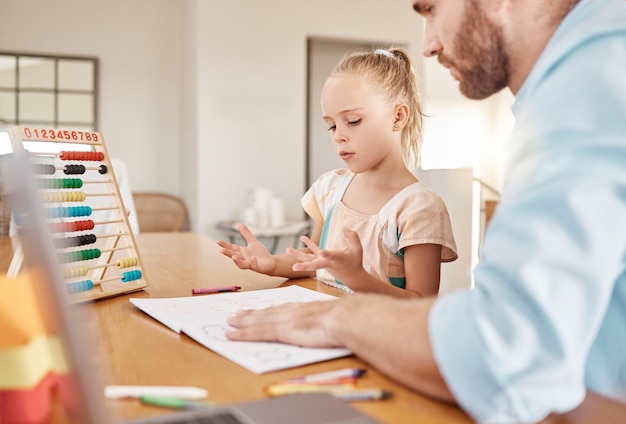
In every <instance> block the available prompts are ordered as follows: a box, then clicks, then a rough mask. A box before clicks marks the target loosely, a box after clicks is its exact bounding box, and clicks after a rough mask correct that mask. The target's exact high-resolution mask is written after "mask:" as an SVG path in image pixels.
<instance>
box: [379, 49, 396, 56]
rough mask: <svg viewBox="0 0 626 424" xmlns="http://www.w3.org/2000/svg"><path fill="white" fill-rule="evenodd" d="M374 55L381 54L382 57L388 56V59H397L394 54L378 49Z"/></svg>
mask: <svg viewBox="0 0 626 424" xmlns="http://www.w3.org/2000/svg"><path fill="white" fill-rule="evenodd" d="M374 53H376V54H381V55H383V56H387V57H395V56H394V55H393V53H391V52H388V51H387V50H383V49H377V50H376V51H375V52H374Z"/></svg>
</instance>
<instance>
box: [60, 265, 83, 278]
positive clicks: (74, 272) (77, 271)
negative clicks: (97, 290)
mask: <svg viewBox="0 0 626 424" xmlns="http://www.w3.org/2000/svg"><path fill="white" fill-rule="evenodd" d="M88 272H89V269H87V267H86V266H77V267H74V268H67V269H64V270H63V274H64V275H65V278H74V277H81V276H83V275H87V273H88Z"/></svg>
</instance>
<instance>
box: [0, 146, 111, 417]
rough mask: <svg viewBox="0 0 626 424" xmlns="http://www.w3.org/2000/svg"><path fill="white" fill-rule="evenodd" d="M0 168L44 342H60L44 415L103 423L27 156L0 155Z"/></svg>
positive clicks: (52, 344)
mask: <svg viewBox="0 0 626 424" xmlns="http://www.w3.org/2000/svg"><path fill="white" fill-rule="evenodd" d="M4 153H6V152H4ZM0 170H1V171H2V182H3V189H4V194H5V199H6V200H7V202H8V205H9V208H10V209H11V212H12V215H13V220H14V223H15V229H16V231H17V237H18V240H19V245H20V248H21V251H22V253H23V256H24V263H25V266H26V269H27V273H28V276H29V278H30V283H31V284H32V286H33V287H34V292H35V293H36V300H35V301H36V302H37V307H38V309H39V311H40V313H41V314H42V315H43V320H44V322H45V323H46V328H47V330H46V333H47V334H45V337H44V338H45V339H46V340H47V343H48V344H49V345H50V346H60V351H61V355H62V356H63V358H62V360H61V361H60V362H63V363H64V364H65V366H66V367H65V368H66V370H64V371H63V370H62V371H58V370H55V372H53V373H51V379H50V380H49V381H50V382H51V383H52V384H51V390H49V392H48V393H47V395H49V396H50V399H51V400H52V401H53V404H52V405H53V406H51V408H50V414H54V415H55V416H56V415H58V416H60V417H62V420H63V421H64V422H69V423H100V422H105V420H104V415H103V411H102V410H101V409H100V408H101V407H100V404H101V402H102V401H101V397H98V396H93V395H91V394H90V391H91V390H93V388H94V387H96V386H95V385H94V384H93V383H94V382H91V381H90V379H91V378H93V377H91V376H92V375H93V374H94V373H93V372H90V371H89V370H88V369H87V366H86V364H85V363H84V358H85V356H84V354H85V353H84V352H82V351H81V349H80V346H82V344H81V342H80V340H81V337H80V334H79V332H78V329H77V328H75V326H74V325H73V324H72V322H74V321H73V320H72V314H73V313H74V312H73V310H72V307H71V306H70V304H69V299H68V294H67V291H66V290H65V284H64V282H63V278H62V274H61V271H60V267H59V264H58V261H57V257H56V255H55V253H54V248H53V245H52V238H51V235H50V233H49V231H48V227H47V225H46V221H45V218H44V211H43V207H42V204H41V202H40V199H39V196H38V190H37V188H36V185H35V181H34V178H33V175H32V173H31V166H30V158H29V157H28V154H27V153H26V152H25V151H23V150H21V151H16V152H13V153H12V154H3V155H0ZM4 406H7V405H4Z"/></svg>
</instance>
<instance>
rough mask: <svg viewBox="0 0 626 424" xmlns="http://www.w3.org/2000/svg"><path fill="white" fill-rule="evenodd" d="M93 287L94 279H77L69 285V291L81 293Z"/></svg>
mask: <svg viewBox="0 0 626 424" xmlns="http://www.w3.org/2000/svg"><path fill="white" fill-rule="evenodd" d="M91 289H93V281H91V280H84V281H77V282H75V283H69V284H68V285H67V291H68V292H69V293H80V292H84V291H88V290H91Z"/></svg>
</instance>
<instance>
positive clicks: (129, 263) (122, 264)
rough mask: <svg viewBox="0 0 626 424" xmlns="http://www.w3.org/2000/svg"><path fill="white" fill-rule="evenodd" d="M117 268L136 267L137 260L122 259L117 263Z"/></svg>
mask: <svg viewBox="0 0 626 424" xmlns="http://www.w3.org/2000/svg"><path fill="white" fill-rule="evenodd" d="M116 265H117V267H118V268H128V267H129V266H135V265H137V258H124V259H120V260H118V261H117V264H116Z"/></svg>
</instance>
